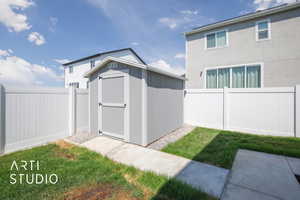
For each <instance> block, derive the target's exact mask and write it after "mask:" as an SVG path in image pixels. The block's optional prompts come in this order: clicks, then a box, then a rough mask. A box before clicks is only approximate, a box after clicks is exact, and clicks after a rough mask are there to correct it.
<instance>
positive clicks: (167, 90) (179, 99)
mask: <svg viewBox="0 0 300 200" xmlns="http://www.w3.org/2000/svg"><path fill="white" fill-rule="evenodd" d="M183 82H184V81H182V80H179V79H175V78H170V77H168V76H164V75H161V74H158V73H155V72H150V71H148V78H147V85H148V88H147V98H148V100H147V101H148V108H147V110H148V117H147V118H148V119H147V121H148V128H147V129H148V130H147V132H148V134H147V143H148V144H149V143H151V142H153V141H155V140H157V139H158V138H160V137H162V136H163V135H165V134H167V133H169V132H171V131H173V130H175V129H177V128H179V127H181V126H182V124H183V84H184V83H183Z"/></svg>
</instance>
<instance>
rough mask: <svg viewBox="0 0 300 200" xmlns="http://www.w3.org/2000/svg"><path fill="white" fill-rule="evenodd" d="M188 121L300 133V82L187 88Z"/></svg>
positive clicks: (243, 129)
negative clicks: (284, 84) (293, 84)
mask: <svg viewBox="0 0 300 200" xmlns="http://www.w3.org/2000/svg"><path fill="white" fill-rule="evenodd" d="M184 103H185V105H184V110H185V111H184V118H185V123H188V124H192V125H195V126H201V127H208V128H216V129H224V130H232V131H240V132H246V133H255V134H261V135H274V136H290V137H300V86H296V87H278V88H247V89H232V88H224V89H189V90H186V91H185V101H184Z"/></svg>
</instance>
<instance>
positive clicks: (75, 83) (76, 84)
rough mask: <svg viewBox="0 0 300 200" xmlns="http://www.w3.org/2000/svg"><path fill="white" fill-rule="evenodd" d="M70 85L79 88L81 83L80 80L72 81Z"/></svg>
mask: <svg viewBox="0 0 300 200" xmlns="http://www.w3.org/2000/svg"><path fill="white" fill-rule="evenodd" d="M69 86H70V87H75V88H79V83H78V82H72V83H69Z"/></svg>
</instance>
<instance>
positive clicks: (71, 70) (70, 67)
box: [69, 66, 73, 74]
mask: <svg viewBox="0 0 300 200" xmlns="http://www.w3.org/2000/svg"><path fill="white" fill-rule="evenodd" d="M69 73H70V74H72V73H73V66H69Z"/></svg>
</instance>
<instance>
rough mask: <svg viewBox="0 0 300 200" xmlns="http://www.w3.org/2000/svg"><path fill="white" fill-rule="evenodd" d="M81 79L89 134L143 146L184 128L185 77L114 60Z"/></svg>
mask: <svg viewBox="0 0 300 200" xmlns="http://www.w3.org/2000/svg"><path fill="white" fill-rule="evenodd" d="M84 76H85V77H86V78H89V95H90V97H89V103H90V106H89V109H90V114H89V115H90V120H89V121H90V124H89V127H90V132H91V133H94V134H103V135H107V136H111V137H115V138H118V139H121V140H124V141H126V142H131V143H135V144H139V145H143V146H146V145H148V144H150V143H152V142H154V141H155V140H157V139H159V138H160V137H162V136H164V135H165V134H167V133H169V132H171V131H173V130H175V129H177V128H180V127H181V126H182V125H183V98H184V82H185V78H184V77H181V76H178V75H176V74H174V73H170V72H167V71H163V70H160V69H158V68H155V67H152V66H149V65H144V64H140V63H135V62H130V61H128V60H125V59H120V58H114V57H108V58H106V59H105V60H103V61H102V62H101V63H99V64H98V65H97V66H95V67H94V68H93V69H91V70H90V71H88V72H87V73H86V74H85V75H84Z"/></svg>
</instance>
